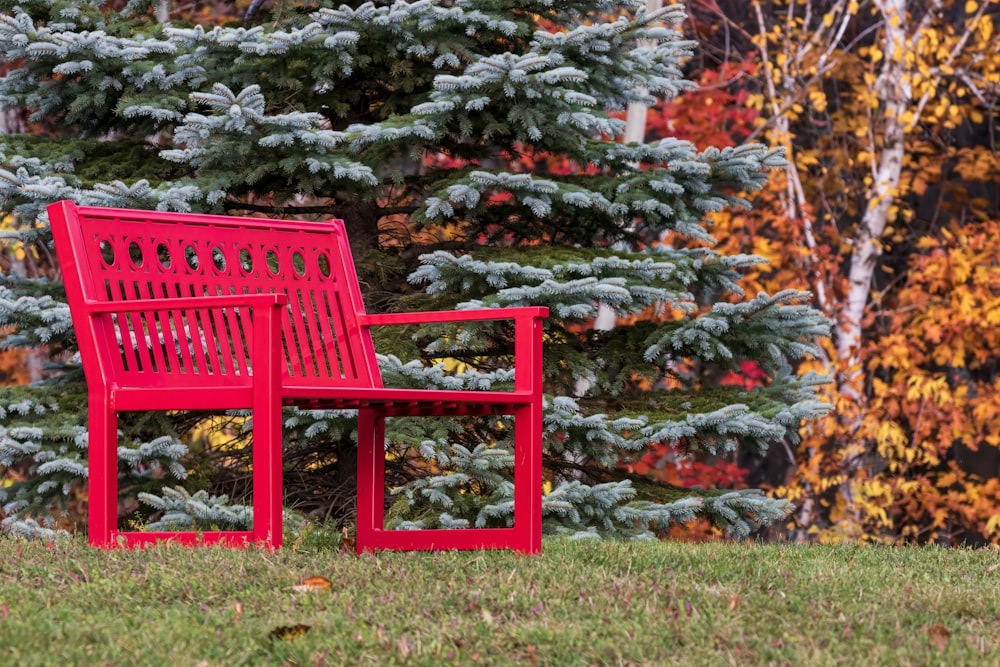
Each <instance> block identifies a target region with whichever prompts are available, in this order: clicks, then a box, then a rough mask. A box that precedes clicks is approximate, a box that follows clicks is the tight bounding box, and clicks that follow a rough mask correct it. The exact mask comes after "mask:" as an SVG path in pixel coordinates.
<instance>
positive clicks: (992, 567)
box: [983, 563, 1000, 575]
mask: <svg viewBox="0 0 1000 667" xmlns="http://www.w3.org/2000/svg"><path fill="white" fill-rule="evenodd" d="M997 569H1000V563H993V565H990V566H989V567H988V568H986V572H983V574H984V575H985V574H993V573H994V572H996V571H997Z"/></svg>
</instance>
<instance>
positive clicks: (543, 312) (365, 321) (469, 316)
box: [360, 306, 549, 326]
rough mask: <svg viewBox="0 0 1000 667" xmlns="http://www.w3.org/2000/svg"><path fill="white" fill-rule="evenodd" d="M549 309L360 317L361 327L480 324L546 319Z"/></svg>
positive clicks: (433, 311) (444, 311)
mask: <svg viewBox="0 0 1000 667" xmlns="http://www.w3.org/2000/svg"><path fill="white" fill-rule="evenodd" d="M548 314H549V309H548V308H545V307H543V306H526V307H519V308H479V309H477V310H432V311H424V312H412V313H384V314H379V315H362V316H361V318H360V320H361V325H362V326H380V325H384V324H429V323H432V322H481V321H485V320H512V319H517V318H521V317H531V318H543V317H548Z"/></svg>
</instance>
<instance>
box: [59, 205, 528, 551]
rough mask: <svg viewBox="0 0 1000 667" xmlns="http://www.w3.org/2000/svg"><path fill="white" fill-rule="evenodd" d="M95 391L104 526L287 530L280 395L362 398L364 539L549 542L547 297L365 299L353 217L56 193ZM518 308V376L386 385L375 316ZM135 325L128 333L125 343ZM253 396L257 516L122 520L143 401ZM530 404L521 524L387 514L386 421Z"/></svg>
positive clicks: (395, 545)
mask: <svg viewBox="0 0 1000 667" xmlns="http://www.w3.org/2000/svg"><path fill="white" fill-rule="evenodd" d="M48 211H49V220H50V222H51V225H52V235H53V237H54V238H55V244H56V250H57V252H58V256H59V264H60V268H61V270H62V276H63V280H64V282H65V286H66V298H67V301H68V303H69V307H70V312H71V314H72V317H73V324H74V328H75V330H76V334H77V339H78V341H79V345H80V354H81V357H82V362H83V369H84V373H85V375H86V378H87V386H88V394H89V434H90V439H89V442H90V445H89V454H88V455H89V470H90V473H89V475H90V479H89V485H90V489H89V539H90V543H91V544H92V545H94V546H98V547H115V546H118V545H119V544H124V545H126V546H137V545H142V544H146V543H150V542H155V541H159V540H174V541H177V542H181V543H184V544H194V543H199V542H200V543H216V542H222V543H225V544H229V545H233V546H236V545H242V544H247V543H255V544H260V545H262V546H265V547H272V548H274V547H278V546H280V545H281V532H282V531H281V510H282V506H281V500H282V492H281V473H282V466H281V429H282V422H281V408H282V406H283V405H296V406H298V407H300V408H305V409H311V408H314V409H357V410H358V471H357V474H358V498H357V537H356V543H357V550H358V552H359V553H360V552H362V551H371V550H374V549H487V548H508V549H515V550H518V551H522V552H527V553H536V552H538V551H539V550H540V549H541V496H542V488H541V481H542V480H541V452H542V384H541V375H542V373H541V369H542V319H543V318H544V317H545V316H546V315H547V310H546V309H545V308H536V307H530V308H504V309H484V310H466V311H454V312H424V313H398V314H388V315H369V314H367V313H365V308H364V304H363V303H362V299H361V291H360V288H359V285H358V281H357V278H356V275H355V271H354V261H353V259H352V258H351V252H350V246H349V245H348V241H347V236H346V232H345V228H344V224H343V222H342V221H340V220H331V221H329V222H325V223H303V222H291V221H278V220H268V219H260V218H236V217H226V216H210V215H193V214H181V213H163V212H155V211H138V210H127V209H111V208H96V207H87V206H77V205H75V204H74V203H73V202H70V201H62V202H58V203H55V204H53V205H51V206H50V207H49V209H48ZM498 319H513V321H514V326H515V341H514V356H515V381H514V385H515V386H514V390H513V391H508V392H484V391H450V390H408V389H393V388H386V387H384V386H383V384H382V379H381V376H380V374H379V369H378V365H377V363H376V359H375V349H374V347H373V345H372V338H371V333H370V330H369V329H370V327H372V326H377V325H397V324H419V323H426V322H456V323H461V322H471V321H475V320H498ZM120 341H122V342H123V343H124V344H121V343H120ZM229 409H251V410H252V411H253V412H252V414H253V430H252V436H253V529H252V530H249V531H209V532H204V533H199V532H192V531H188V532H142V531H121V530H119V529H118V479H117V477H118V456H117V440H118V438H117V428H118V419H119V413H120V412H126V411H130V410H216V411H221V410H229ZM490 414H507V415H513V416H514V419H515V426H514V428H515V432H514V437H515V466H514V477H515V490H514V523H513V527H511V528H482V529H474V528H470V529H462V530H385V528H384V500H383V499H384V493H385V488H384V487H385V481H384V469H385V449H384V424H385V418H386V417H387V416H395V415H418V416H426V415H490Z"/></svg>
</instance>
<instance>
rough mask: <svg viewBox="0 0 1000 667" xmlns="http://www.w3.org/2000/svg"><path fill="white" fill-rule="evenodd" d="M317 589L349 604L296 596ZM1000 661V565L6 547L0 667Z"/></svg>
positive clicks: (934, 557) (901, 558)
mask: <svg viewBox="0 0 1000 667" xmlns="http://www.w3.org/2000/svg"><path fill="white" fill-rule="evenodd" d="M312 576H322V577H326V578H327V579H329V580H330V581H331V582H332V583H333V588H332V590H328V591H309V592H301V591H296V590H293V589H292V586H295V585H297V584H299V583H300V582H302V581H303V580H304V579H305V578H307V577H312ZM296 626H303V627H299V628H297V629H295V628H296ZM304 626H309V628H308V629H305V628H304ZM998 642H1000V554H998V553H997V552H996V551H985V550H977V551H974V550H946V549H940V548H908V549H888V548H879V547H854V546H851V547H805V546H774V545H759V544H736V545H732V544H706V545H688V544H678V543H658V544H657V543H653V544H607V543H590V542H588V543H564V542H558V541H551V542H549V541H547V542H546V543H545V550H544V554H543V555H542V556H540V557H520V556H518V555H516V554H511V553H504V552H474V553H455V552H451V553H437V554H428V553H387V554H381V555H379V556H377V557H376V556H365V557H361V558H356V557H355V556H353V555H342V554H340V553H338V552H337V551H336V550H333V549H328V548H327V549H324V548H311V549H308V550H306V549H300V550H296V549H294V548H290V549H284V550H282V551H279V552H259V551H230V550H225V549H222V548H197V549H184V548H179V547H170V546H157V547H154V548H150V549H146V550H144V551H111V552H101V551H97V550H92V549H90V548H88V547H87V546H86V545H85V544H84V543H83V542H82V541H79V540H68V541H61V542H56V543H53V544H49V545H46V544H44V543H39V542H23V541H19V540H11V539H3V540H0V656H2V657H3V660H2V661H3V663H4V664H12V665H19V666H22V667H26V666H29V665H60V666H62V665H227V666H228V665H280V664H290V665H309V666H313V665H340V664H343V665H449V664H460V665H477V664H478V665H618V664H625V665H668V664H683V665H725V664H739V665H765V664H788V665H800V664H808V665H840V664H843V665H879V664H881V665H932V664H933V665H937V664H947V665H963V664H975V665H991V664H992V665H998V664H1000V644H998Z"/></svg>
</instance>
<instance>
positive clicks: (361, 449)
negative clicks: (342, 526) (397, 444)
mask: <svg viewBox="0 0 1000 667" xmlns="http://www.w3.org/2000/svg"><path fill="white" fill-rule="evenodd" d="M357 514H358V516H357V534H356V535H355V540H354V544H355V549H356V550H357V553H359V554H360V553H364V552H371V551H374V550H375V543H374V542H375V532H376V531H379V530H382V528H383V527H384V526H385V417H384V416H383V415H380V414H377V413H376V412H375V411H374V410H364V409H362V410H358V499H357Z"/></svg>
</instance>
